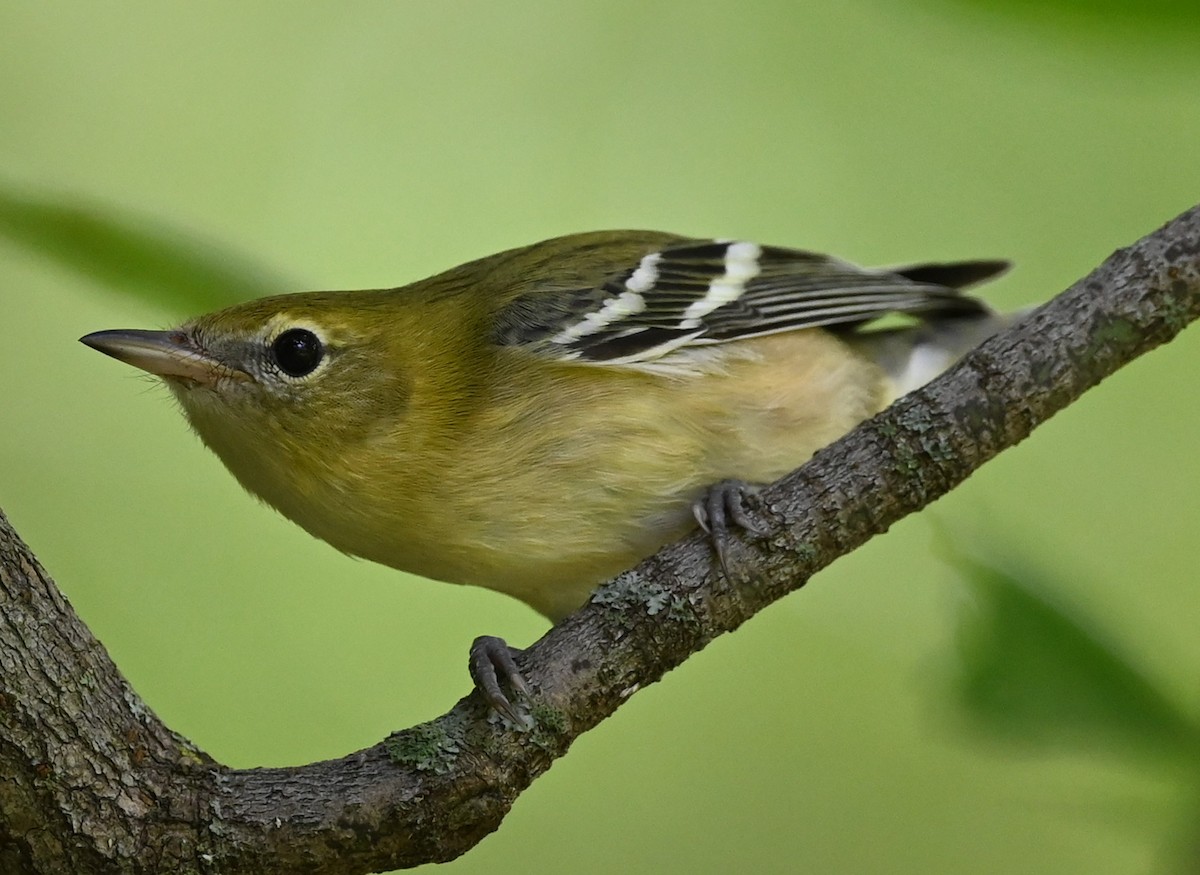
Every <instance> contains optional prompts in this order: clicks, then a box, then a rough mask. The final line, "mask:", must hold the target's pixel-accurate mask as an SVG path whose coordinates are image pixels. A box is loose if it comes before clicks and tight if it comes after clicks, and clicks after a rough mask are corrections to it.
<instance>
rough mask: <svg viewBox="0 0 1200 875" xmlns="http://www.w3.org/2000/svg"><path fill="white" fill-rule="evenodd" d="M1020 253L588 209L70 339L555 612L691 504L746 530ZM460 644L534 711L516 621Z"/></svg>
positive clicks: (410, 560)
mask: <svg viewBox="0 0 1200 875" xmlns="http://www.w3.org/2000/svg"><path fill="white" fill-rule="evenodd" d="M1008 266H1009V263H1008V262H1007V261H1003V260H991V259H989V260H971V261H959V262H951V263H925V264H914V265H908V266H901V267H891V268H863V267H859V266H857V265H855V264H852V263H850V262H847V261H843V260H840V259H838V258H834V257H832V256H829V255H824V254H821V253H817V252H812V251H808V250H804V249H795V248H787V247H780V246H767V245H761V244H758V243H754V242H751V241H747V240H734V239H704V238H694V237H688V236H681V235H676V234H669V233H663V232H656V231H636V230H620V231H597V232H588V233H579V234H571V235H568V236H563V237H556V238H553V239H549V240H545V241H542V242H540V243H535V244H532V245H528V246H523V247H520V248H515V249H510V250H507V251H504V252H500V253H498V254H495V255H490V256H487V257H484V258H480V259H477V260H474V261H471V262H468V263H466V264H463V265H460V266H458V267H455V268H452V269H450V270H447V271H445V272H443V273H440V274H437V275H436V276H433V277H430V278H428V279H424V280H421V281H418V282H415V283H412V284H410V285H406V286H402V287H399V288H391V289H374V290H364V291H345V292H342V291H336V292H300V293H293V294H287V295H276V296H271V297H266V298H261V299H258V300H252V301H249V302H246V303H242V304H238V305H235V306H232V307H229V308H227V309H224V310H220V311H217V312H214V313H210V314H207V315H203V316H200V317H198V318H194V319H191V320H189V321H187V322H185V323H183V324H182V325H180V326H179V327H177V328H174V329H171V330H166V331H147V330H136V329H119V330H108V331H99V332H95V333H92V334H88V335H87V336H85V337H83V338H81V341H82V342H83V343H84V344H86V345H88V346H90V347H93V348H95V349H97V350H99V351H100V352H103V353H106V354H107V355H110V356H112V357H114V358H116V359H119V360H121V361H123V362H126V363H128V364H131V365H134V366H136V367H138V368H141V369H142V370H144V371H147V372H149V373H150V374H153V375H156V376H158V377H160V378H162V380H163V381H164V382H165V383H166V385H167V386H168V387H169V388H170V390H171V392H172V393H173V395H174V396H175V398H177V399H178V401H179V404H180V406H181V408H182V410H183V413H184V414H185V416H186V418H187V420H188V421H189V423H190V424H191V427H192V428H193V430H194V431H195V432H196V434H197V435H199V437H200V439H201V440H202V441H203V443H204V444H206V445H207V446H208V447H209V448H210V449H211V450H212V451H213V452H214V453H216V455H217V456H218V457H219V458H220V459H221V461H222V462H223V463H224V464H225V466H226V467H227V468H228V469H229V471H230V472H231V473H232V474H233V475H234V477H235V478H236V479H237V480H238V481H239V482H240V483H241V485H242V486H243V487H245V488H246V490H248V491H249V492H250V493H252V494H253V495H255V496H256V497H258V498H259V499H261V500H262V501H263V502H265V503H266V504H268V505H270V506H272V507H274V508H275V509H277V510H278V511H279V512H280V513H282V514H283V515H284V516H285V517H287V518H288V519H290V520H292V521H294V522H295V523H297V524H299V525H300V526H301V527H302V528H304V529H305V530H306V531H308V532H309V533H311V534H312V535H314V536H316V537H317V538H320V539H322V540H324V541H326V542H328V543H329V544H331V545H332V546H334V547H336V548H337V549H338V550H341V551H342V552H344V553H348V554H351V555H354V556H359V557H363V558H366V559H369V560H373V561H375V562H379V563H382V564H384V565H387V566H390V567H393V568H396V569H399V570H401V571H405V572H410V573H412V574H416V575H419V576H421V577H425V578H430V579H433V580H437V581H445V582H448V583H455V584H469V585H474V586H481V587H486V588H488V589H491V590H495V591H499V592H502V593H505V594H507V595H509V596H512V597H514V598H517V599H519V600H520V601H522V602H524V603H526V604H527V605H529V606H530V607H531V608H533V609H534V610H535V611H537V612H539V613H541V614H542V615H544V616H545V617H547V618H548V619H550V620H551V621H558V620H560V619H562V618H563V617H565V616H566V615H567V614H569V613H571V612H572V611H574V610H576V609H577V608H579V607H580V606H581V605H583V604H584V603H586V602H587V601H588V598H589V596H590V594H591V593H592V591H593V590H594V589H595V588H596V587H597V586H598V585H599V584H600V583H602V582H604V581H605V580H608V579H609V578H612V577H614V576H615V575H617V574H618V573H620V572H622V571H624V570H627V569H629V568H631V567H633V566H634V565H635V564H637V562H639V561H640V560H641V559H643V558H645V557H647V556H650V555H652V554H653V553H655V552H656V551H657V550H658V549H659V548H660V547H662V546H663V545H664V544H666V543H668V542H670V541H673V540H676V539H678V538H680V537H682V536H683V535H685V534H686V533H688V532H689V531H690V530H692V529H694V528H695V527H696V526H697V525H699V526H702V527H704V528H705V529H707V530H709V531H710V532H711V534H712V538H713V544H714V548H715V554H716V558H717V560H718V564H719V565H720V566H721V567H722V568H725V569H726V571H727V570H728V565H727V563H728V555H727V547H728V543H729V539H730V538H731V537H732V533H735V532H737V531H739V530H740V531H742V532H746V533H749V534H756V533H758V527H757V524H756V523H755V521H754V519H753V518H752V515H751V514H749V513H747V511H746V510H745V505H744V498H745V495H746V494H747V492H748V491H752V490H753V489H755V488H757V486H759V485H761V484H767V483H770V482H772V481H774V480H776V479H778V478H779V477H781V476H782V475H784V474H786V473H788V472H789V471H791V470H793V469H795V468H797V467H799V466H800V465H801V464H802V463H803V462H804V461H806V460H807V459H808V458H809V457H811V456H812V455H813V453H814V452H816V451H817V450H818V449H820V448H821V447H823V446H826V445H827V444H829V443H831V442H833V441H834V440H836V439H837V438H839V437H841V436H842V435H844V434H845V433H847V432H848V431H850V430H851V429H852V428H853V427H854V426H856V425H857V424H859V423H860V422H862V421H863V420H865V419H867V418H869V417H870V416H872V415H874V414H875V413H877V412H879V411H880V410H882V409H884V408H885V407H887V406H888V405H889V404H890V403H891V402H892V401H893V400H895V399H896V398H898V397H900V396H901V395H903V394H905V393H907V392H909V391H911V390H913V389H915V388H917V387H919V386H921V385H923V384H924V383H925V382H927V381H928V380H930V379H932V378H933V377H934V376H936V375H937V374H938V373H940V372H941V371H942V370H944V369H945V368H947V367H949V366H950V365H951V364H952V363H953V362H955V361H956V360H957V359H958V358H960V357H961V356H962V355H964V354H965V353H966V352H968V351H970V350H971V349H972V348H974V347H975V346H976V345H978V344H979V343H980V342H982V341H983V340H984V339H986V338H987V337H989V336H991V335H992V334H994V333H995V332H997V331H999V330H1000V329H1002V328H1003V327H1005V326H1006V325H1007V324H1008V323H1009V321H1010V318H1009V317H1007V316H1004V315H1003V314H1000V313H998V312H996V311H994V310H993V309H992V308H990V307H988V306H987V305H986V304H985V303H983V302H982V301H981V300H979V299H978V298H975V297H973V296H971V295H968V294H965V293H964V292H965V290H967V289H969V288H971V287H973V286H975V285H976V284H978V283H981V282H983V281H985V280H988V279H991V278H993V277H995V276H997V275H999V274H1000V273H1002V272H1004V271H1005V270H1006V269H1007V268H1008ZM881 320H882V324H880V323H881ZM471 669H472V674H473V676H475V678H476V682H477V684H478V685H479V686H480V688H481V689H482V690H483V692H484V695H485V697H486V698H487V699H488V701H489V702H491V703H492V705H493V706H494V707H496V708H497V709H498V710H500V711H501V713H504V714H506V715H508V716H513V715H516V714H518V713H519V711H518V710H517V709H516V708H515V707H514V706H513V705H512V703H511V701H510V700H509V698H508V697H507V696H506V694H505V693H504V692H503V690H502V688H501V686H500V683H499V681H500V680H501V679H503V680H504V681H505V682H507V683H508V684H509V685H510V687H511V688H513V689H514V690H516V691H517V692H518V693H521V694H525V693H527V692H528V686H527V685H526V684H525V682H524V679H523V678H522V677H521V675H520V672H519V670H518V669H517V667H516V664H515V662H514V661H513V660H512V658H511V653H510V650H509V648H508V647H507V645H506V643H505V642H504V641H503V639H501V638H498V637H493V636H481V638H479V639H477V641H476V642H475V644H474V645H473V647H472V652H471Z"/></svg>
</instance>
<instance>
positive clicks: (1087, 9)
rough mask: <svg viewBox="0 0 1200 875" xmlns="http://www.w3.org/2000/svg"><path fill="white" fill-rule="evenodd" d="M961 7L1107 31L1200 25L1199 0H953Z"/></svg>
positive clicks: (1076, 32) (1119, 32)
mask: <svg viewBox="0 0 1200 875" xmlns="http://www.w3.org/2000/svg"><path fill="white" fill-rule="evenodd" d="M956 2H957V3H958V4H959V5H961V6H964V7H973V8H977V9H980V10H985V11H987V12H989V13H996V14H1001V15H1005V16H1007V17H1010V18H1013V19H1019V20H1021V21H1023V22H1040V23H1046V24H1051V25H1057V26H1059V27H1062V28H1070V30H1071V33H1072V35H1074V36H1079V35H1081V34H1080V32H1079V30H1080V28H1087V29H1088V30H1090V31H1091V32H1093V33H1095V34H1097V35H1100V34H1109V35H1116V36H1119V35H1122V34H1124V35H1131V34H1133V33H1136V32H1139V31H1142V32H1146V31H1150V32H1160V33H1162V32H1172V31H1180V30H1183V31H1187V30H1197V29H1200V3H1196V2H1195V0H956Z"/></svg>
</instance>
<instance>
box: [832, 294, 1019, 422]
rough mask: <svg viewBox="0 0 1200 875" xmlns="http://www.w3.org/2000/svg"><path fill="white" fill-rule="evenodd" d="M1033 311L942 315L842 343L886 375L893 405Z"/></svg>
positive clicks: (987, 311)
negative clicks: (849, 344)
mask: <svg viewBox="0 0 1200 875" xmlns="http://www.w3.org/2000/svg"><path fill="white" fill-rule="evenodd" d="M1031 309H1032V308H1031ZM1031 309H1029V310H1019V311H1017V312H1014V313H996V312H993V311H991V310H982V311H980V312H978V313H967V314H962V315H941V316H936V317H933V318H931V319H929V320H928V321H924V322H921V323H920V324H917V325H913V326H908V327H904V328H887V329H881V330H878V331H865V332H862V333H859V334H857V335H854V336H852V337H847V338H846V340H847V341H848V342H849V343H851V344H852V345H853V346H854V347H855V348H856V349H857V350H858V351H859V352H860V353H862V354H863V355H865V356H867V357H868V358H869V359H871V360H872V361H874V362H875V363H876V364H878V365H879V366H880V367H881V368H882V369H883V371H884V373H886V374H887V376H888V379H889V380H890V383H891V390H892V391H891V397H890V398H888V399H887V401H888V403H891V402H892V401H894V400H896V399H897V398H899V397H900V396H902V395H905V394H907V393H909V392H911V391H913V390H914V389H918V388H920V387H921V386H924V385H925V384H926V383H928V382H929V381H930V380H932V379H933V378H934V377H936V376H937V375H938V374H940V373H942V372H943V371H945V370H947V369H948V368H949V367H950V366H951V365H953V364H954V363H955V362H957V361H958V360H959V359H960V358H962V357H963V356H965V355H966V354H967V353H969V352H970V351H971V350H973V349H974V348H975V347H977V346H979V345H980V344H981V343H983V342H984V341H985V340H987V339H988V338H989V337H991V336H992V335H993V334H997V333H999V332H1001V331H1003V330H1004V329H1005V328H1008V327H1009V326H1010V325H1013V324H1014V323H1016V322H1019V321H1020V320H1021V319H1022V318H1024V317H1025V316H1026V315H1027V314H1028V313H1029V312H1031Z"/></svg>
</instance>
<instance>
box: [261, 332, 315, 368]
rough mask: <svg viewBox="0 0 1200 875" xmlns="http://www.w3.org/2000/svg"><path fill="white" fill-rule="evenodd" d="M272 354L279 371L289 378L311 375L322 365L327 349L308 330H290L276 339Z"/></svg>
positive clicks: (272, 345)
mask: <svg viewBox="0 0 1200 875" xmlns="http://www.w3.org/2000/svg"><path fill="white" fill-rule="evenodd" d="M271 352H272V353H273V354H274V356H275V363H276V364H277V365H279V370H281V371H283V372H284V373H285V374H287V375H288V376H289V377H303V376H306V375H308V374H311V373H312V372H313V371H315V370H316V369H317V365H319V364H320V363H321V358H322V357H323V356H324V355H325V348H324V347H323V346H321V340H320V338H318V337H317V335H315V334H313V333H312V332H311V331H309V330H308V329H306V328H289V329H288V330H287V331H285V332H283V334H281V335H279V336H278V337H276V338H275V342H274V343H272V344H271Z"/></svg>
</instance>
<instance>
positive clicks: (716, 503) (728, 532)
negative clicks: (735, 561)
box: [692, 480, 767, 580]
mask: <svg viewBox="0 0 1200 875" xmlns="http://www.w3.org/2000/svg"><path fill="white" fill-rule="evenodd" d="M760 488H761V487H759V486H754V485H751V484H749V483H746V482H745V481H743V480H722V481H721V482H719V483H714V484H713V485H712V486H710V487H709V488H708V491H707V492H705V493H704V495H703V496H701V497H700V498H698V499H696V501H695V502H694V503H693V504H692V513H693V514H694V515H695V517H696V522H698V523H699V524H700V528H702V529H704V531H705V532H707V533H708V536H709V538H710V539H711V540H712V545H713V549H714V550H715V551H716V553H717V560H718V561H719V562H720V563H721V571H723V572H724V573H725V577H726V578H727V579H729V580H732V579H733V578H732V576H731V575H730V573H729V540H730V538H731V536H732V534H733V532H732V529H733V528H734V527H737V528H739V529H742V530H743V531H746V532H749V533H750V534H752V535H765V534H767V530H766V529H765V528H763V526H762V524H761V523H759V522H758V521H757V520H755V519H754V518H753V517H752V516H750V514H749V512H748V511H747V510H746V505H745V501H746V496H747V495H753V494H754V493H755V492H757V491H758V490H759V489H760Z"/></svg>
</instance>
